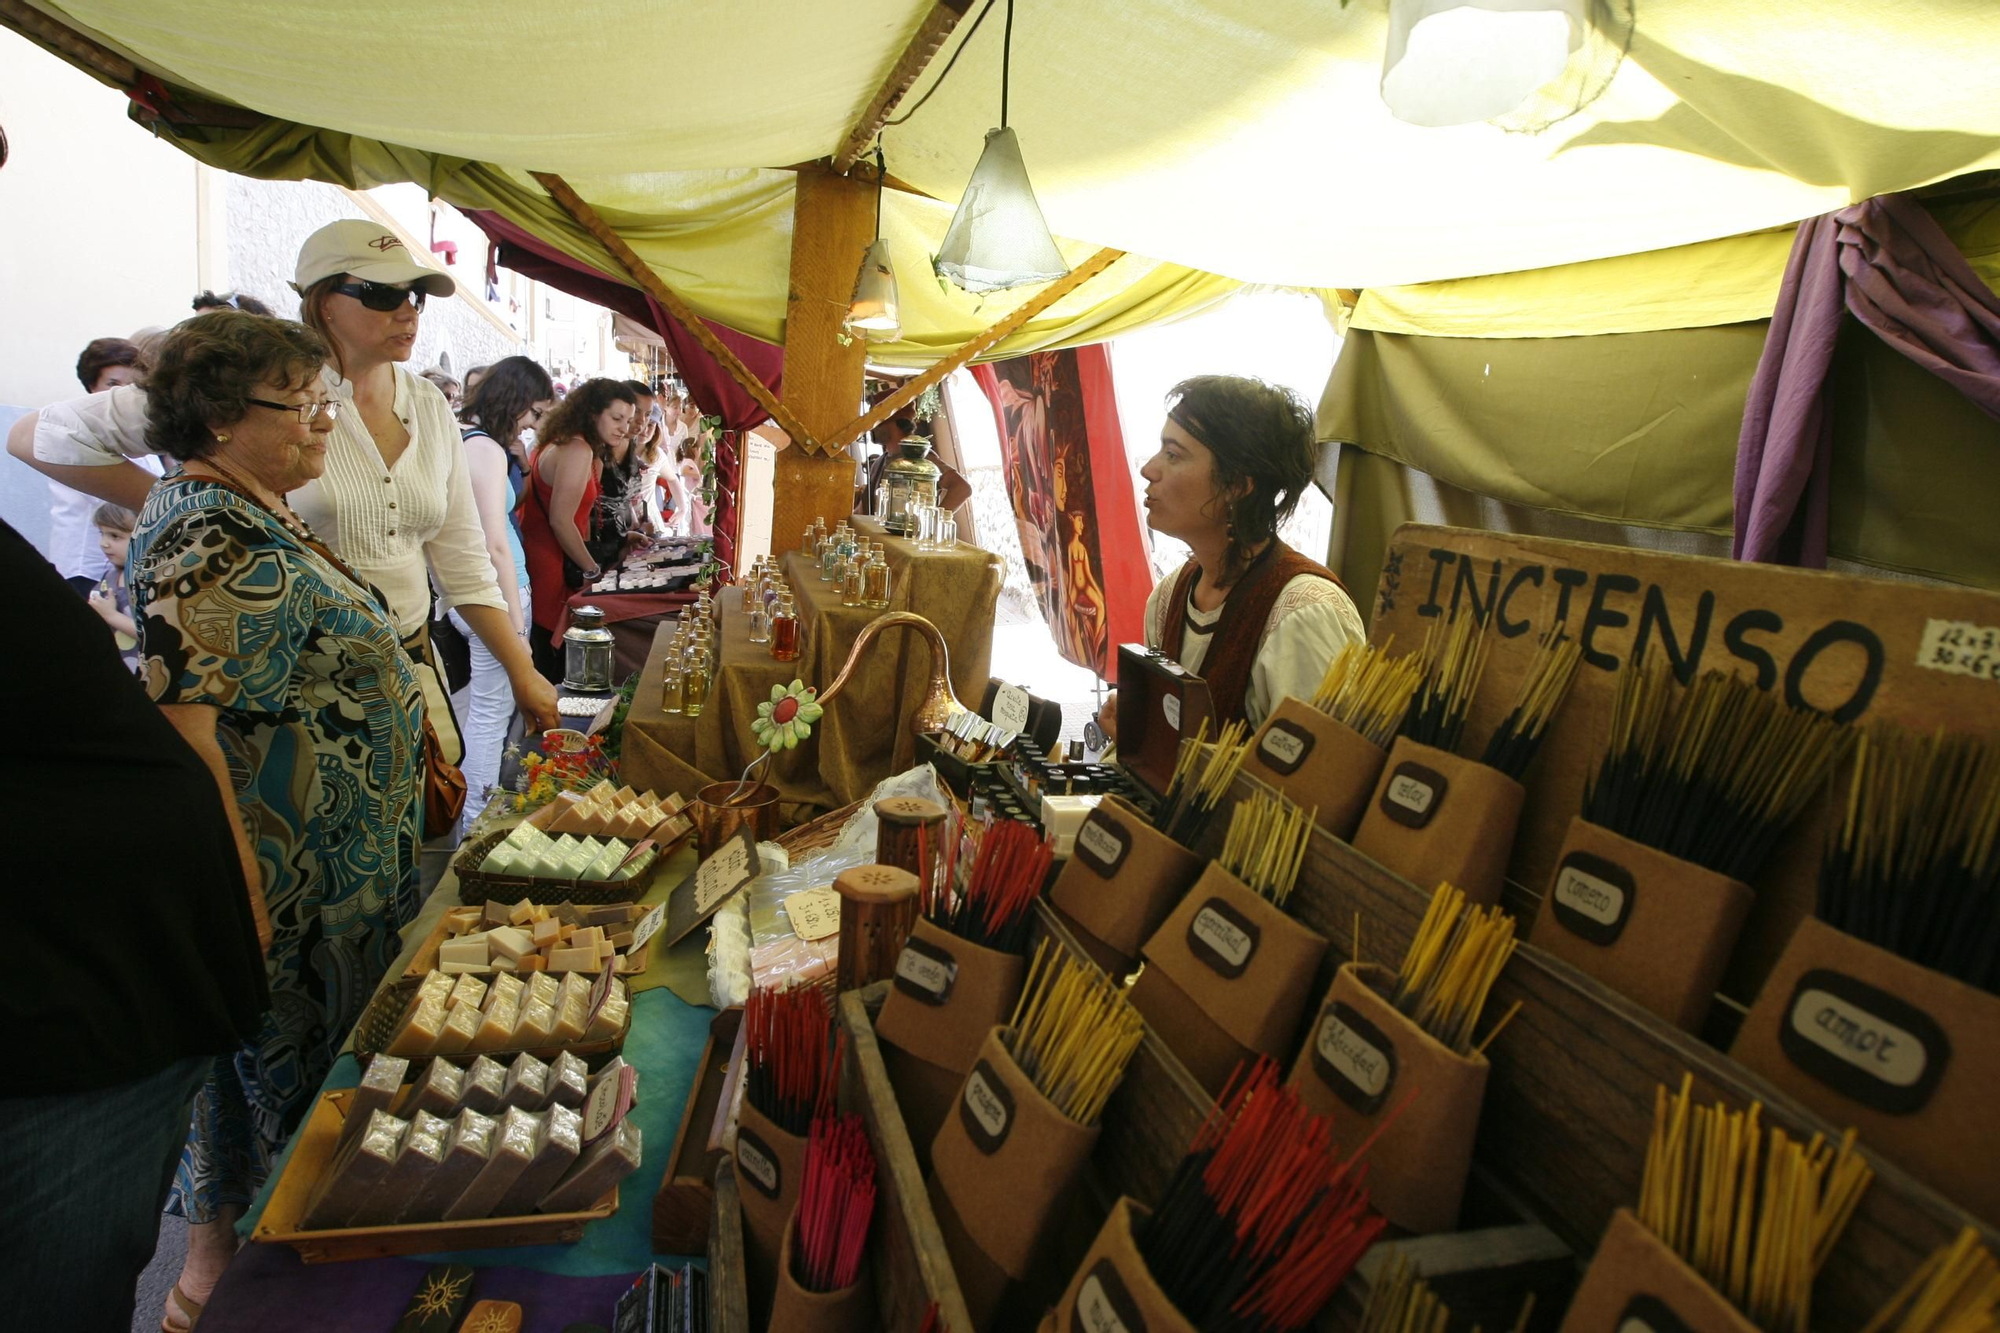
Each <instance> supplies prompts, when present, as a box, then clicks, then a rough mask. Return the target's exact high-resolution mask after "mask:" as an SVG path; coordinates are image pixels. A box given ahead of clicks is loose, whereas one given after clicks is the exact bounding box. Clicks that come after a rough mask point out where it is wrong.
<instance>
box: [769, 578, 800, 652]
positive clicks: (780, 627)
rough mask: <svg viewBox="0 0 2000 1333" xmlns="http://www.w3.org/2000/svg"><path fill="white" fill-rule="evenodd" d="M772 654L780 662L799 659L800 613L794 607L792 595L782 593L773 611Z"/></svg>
mask: <svg viewBox="0 0 2000 1333" xmlns="http://www.w3.org/2000/svg"><path fill="white" fill-rule="evenodd" d="M771 656H772V657H774V658H776V659H777V660H778V661H780V662H796V661H798V660H799V613H798V612H797V611H796V610H794V609H793V607H792V595H791V593H789V592H785V593H780V594H779V596H778V606H777V609H776V610H775V611H773V612H772V613H771Z"/></svg>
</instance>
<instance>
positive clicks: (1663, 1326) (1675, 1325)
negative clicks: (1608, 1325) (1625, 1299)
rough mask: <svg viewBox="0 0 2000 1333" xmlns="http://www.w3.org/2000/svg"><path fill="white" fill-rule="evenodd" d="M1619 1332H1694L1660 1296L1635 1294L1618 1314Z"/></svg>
mask: <svg viewBox="0 0 2000 1333" xmlns="http://www.w3.org/2000/svg"><path fill="white" fill-rule="evenodd" d="M1617 1329H1618V1333H1692V1331H1691V1330H1690V1329H1689V1328H1688V1326H1687V1324H1686V1323H1685V1322H1684V1321H1683V1320H1682V1319H1681V1317H1680V1316H1679V1315H1677V1314H1675V1313H1674V1312H1673V1311H1672V1310H1670V1309H1668V1308H1667V1303H1666V1302H1665V1301H1663V1300H1661V1299H1660V1298H1659V1297H1658V1296H1634V1297H1633V1298H1632V1299H1631V1301H1630V1302H1629V1303H1628V1304H1627V1305H1626V1306H1625V1311H1624V1313H1623V1314H1621V1315H1619V1316H1618V1323H1617Z"/></svg>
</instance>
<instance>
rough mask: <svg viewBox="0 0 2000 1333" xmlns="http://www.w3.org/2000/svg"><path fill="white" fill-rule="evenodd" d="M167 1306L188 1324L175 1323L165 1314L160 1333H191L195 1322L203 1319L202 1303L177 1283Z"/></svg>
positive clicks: (168, 1298) (168, 1296) (161, 1320)
mask: <svg viewBox="0 0 2000 1333" xmlns="http://www.w3.org/2000/svg"><path fill="white" fill-rule="evenodd" d="M167 1304H168V1305H170V1306H172V1307H173V1308H174V1312H175V1313H176V1314H178V1315H180V1316H181V1318H182V1319H184V1320H185V1321H186V1322H185V1323H179V1324H176V1323H173V1322H171V1320H170V1317H169V1316H168V1315H164V1314H163V1315H161V1316H160V1333H190V1330H191V1329H193V1328H194V1325H195V1321H196V1320H197V1319H200V1318H201V1302H200V1301H198V1300H196V1299H194V1297H192V1296H190V1295H188V1294H187V1293H186V1292H184V1291H182V1290H181V1284H180V1283H178V1282H176V1283H174V1288H173V1290H172V1291H169V1292H168V1293H167Z"/></svg>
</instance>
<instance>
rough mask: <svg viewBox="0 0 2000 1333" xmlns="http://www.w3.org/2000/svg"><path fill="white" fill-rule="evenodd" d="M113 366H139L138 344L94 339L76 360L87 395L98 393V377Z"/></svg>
mask: <svg viewBox="0 0 2000 1333" xmlns="http://www.w3.org/2000/svg"><path fill="white" fill-rule="evenodd" d="M113 366H133V367H138V366H139V347H138V344H137V343H132V342H127V341H126V340H125V339H123V338H92V339H91V340H90V341H89V342H88V343H85V344H84V348H83V355H82V356H79V357H78V358H77V359H76V377H77V379H78V380H80V381H82V383H83V391H84V392H85V393H96V392H97V377H98V376H99V375H102V374H103V373H104V372H105V371H107V370H109V369H111V368H112V367H113Z"/></svg>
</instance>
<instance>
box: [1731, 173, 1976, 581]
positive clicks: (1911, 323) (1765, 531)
mask: <svg viewBox="0 0 2000 1333" xmlns="http://www.w3.org/2000/svg"><path fill="white" fill-rule="evenodd" d="M1848 314H1852V315H1853V316H1854V317H1855V318H1856V319H1858V320H1860V321H1861V323H1862V324H1863V325H1865V326H1866V327H1867V328H1868V329H1870V330H1871V331H1872V332H1874V333H1875V335H1876V336H1877V337H1879V338H1881V339H1882V341H1883V342H1885V343H1887V344H1889V346H1891V347H1893V348H1895V349H1896V350H1897V351H1899V352H1901V353H1902V354H1903V355H1904V356H1907V357H1909V358H1910V360H1912V361H1914V362H1916V363H1917V364H1918V365H1920V366H1922V367H1924V369H1926V370H1928V371H1930V372H1931V373H1932V374H1934V375H1936V376H1937V377H1938V378H1939V379H1942V380H1943V381H1944V382H1945V383H1947V384H1949V385H1951V386H1952V387H1953V388H1955V389H1957V390H1958V391H1959V392H1960V393H1962V394H1964V395H1965V396H1966V397H1967V398H1970V399H1971V400H1972V401H1973V403H1974V404H1975V405H1976V406H1978V408H1979V409H1980V410H1981V411H1982V412H1984V413H1986V415H1988V416H1990V417H1993V418H1995V419H1996V420H2000V297H1996V296H1995V295H1994V294H1993V291H1992V289H1991V288H1989V287H1987V285H1986V284H1985V282H1984V281H1982V280H1981V278H1980V277H1979V275H1978V274H1977V273H1975V272H1973V271H1972V266H1971V265H1970V264H1968V263H1966V262H1965V256H1964V255H1962V254H1960V253H1959V250H1958V247H1957V246H1956V245H1954V244H1952V240H1951V238H1950V237H1949V236H1947V235H1945V233H1944V229H1943V228H1942V227H1940V226H1938V224H1937V220H1936V219H1935V218H1933V217H1932V216H1931V215H1930V213H1929V212H1927V211H1926V210H1925V209H1924V207H1923V205H1922V204H1919V203H1918V202H1917V201H1916V200H1914V199H1912V198H1910V197H1909V196H1907V195H1895V194H1891V195H1882V196H1880V197H1878V198H1874V199H1867V200H1863V201H1862V202H1861V203H1859V204H1855V205H1853V206H1851V207H1848V208H1843V209H1841V210H1840V211H1839V212H1837V213H1828V214H1825V215H1823V216H1821V217H1816V218H1808V219H1807V220H1806V221H1804V222H1802V223H1800V224H1799V234H1798V238H1797V239H1796V240H1795V241H1794V242H1793V243H1792V257H1791V260H1790V261H1789V262H1788V263H1787V264H1786V266H1785V279H1784V283H1783V285H1782V286H1781V287H1780V288H1779V289H1778V304H1777V308H1776V309H1775V310H1774V311H1773V312H1772V315H1771V331H1770V333H1769V334H1768V335H1767V336H1766V338H1765V341H1764V355H1763V357H1762V359H1760V360H1759V361H1758V363H1757V374H1756V377H1755V378H1754V379H1752V380H1751V381H1750V397H1749V401H1748V402H1747V403H1746V404H1745V405H1744V410H1743V432H1742V434H1741V435H1740V436H1739V437H1738V439H1737V445H1736V540H1735V552H1736V557H1737V558H1738V559H1739V560H1763V561H1769V562H1772V563H1778V564H1797V565H1808V566H1811V567H1813V568H1824V567H1825V565H1826V541H1827V513H1828V509H1829V501H1828V493H1827V492H1828V478H1829V476H1830V474H1831V472H1832V468H1833V457H1832V455H1833V426H1832V423H1831V422H1830V421H1829V420H1828V418H1827V402H1826V380H1827V372H1828V370H1829V368H1830V367H1831V366H1832V364H1833V349H1834V343H1835V342H1836V341H1837V340H1838V338H1839V335H1840V326H1841V322H1842V320H1843V319H1844V318H1845V316H1846V315H1848Z"/></svg>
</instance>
